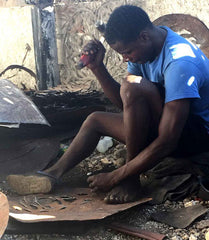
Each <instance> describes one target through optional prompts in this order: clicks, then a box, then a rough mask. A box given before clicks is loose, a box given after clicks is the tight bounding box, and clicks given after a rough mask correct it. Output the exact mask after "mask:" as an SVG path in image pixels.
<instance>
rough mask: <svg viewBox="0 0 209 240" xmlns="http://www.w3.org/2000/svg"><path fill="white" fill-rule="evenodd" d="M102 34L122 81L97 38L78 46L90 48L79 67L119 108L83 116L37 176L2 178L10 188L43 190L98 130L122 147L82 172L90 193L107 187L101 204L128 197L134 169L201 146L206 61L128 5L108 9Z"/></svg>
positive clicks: (207, 109) (208, 73) (207, 90)
mask: <svg viewBox="0 0 209 240" xmlns="http://www.w3.org/2000/svg"><path fill="white" fill-rule="evenodd" d="M105 39H106V41H107V42H108V44H109V45H110V47H111V48H112V49H114V50H115V51H117V52H118V53H119V54H121V55H122V56H123V58H124V60H125V61H126V62H128V69H127V70H128V76H127V79H125V80H124V81H123V83H122V84H121V85H120V84H119V83H118V82H116V81H115V80H114V79H113V78H112V77H111V75H110V74H109V73H108V71H107V69H106V67H105V66H104V64H103V58H104V54H105V49H104V46H103V45H102V44H101V43H100V42H99V41H97V40H93V41H91V42H90V43H88V44H87V45H86V46H85V47H84V52H85V53H86V54H90V53H91V54H95V58H94V60H93V61H92V62H91V63H90V64H88V65H87V67H88V68H89V69H90V70H91V71H92V72H93V73H94V75H95V76H96V77H97V79H98V81H99V82H100V84H101V86H102V88H103V90H104V93H105V94H106V96H107V97H108V98H109V99H110V100H111V101H112V102H113V103H114V104H115V105H117V106H118V107H119V108H121V109H122V110H123V113H121V114H118V113H106V112H95V113H93V114H91V115H90V116H89V117H88V118H87V119H86V121H85V122H84V123H83V125H82V127H81V129H80V131H79V133H78V134H77V136H76V137H75V138H74V140H73V142H72V144H71V145H70V147H69V148H68V150H67V151H66V153H65V154H64V155H63V156H62V157H61V158H60V160H59V161H58V162H57V163H56V164H55V165H54V166H52V167H51V168H49V169H46V170H44V171H43V172H40V173H41V174H42V175H45V176H39V175H37V176H29V177H24V176H14V175H13V176H9V177H8V181H9V182H10V185H11V186H12V187H13V188H14V189H15V190H16V191H17V192H19V193H22V194H28V193H33V192H48V191H50V190H51V189H52V186H53V184H54V180H53V179H57V178H60V177H61V176H62V175H63V174H64V173H65V172H66V171H68V170H69V169H71V168H73V167H74V166H75V165H76V164H78V163H79V162H80V161H82V160H83V159H84V158H86V157H87V156H89V155H90V154H91V153H92V151H93V150H94V149H95V147H96V145H97V143H98V141H99V139H100V137H101V136H103V135H105V136H106V135H108V136H112V137H113V138H115V139H117V140H119V141H121V142H123V143H125V144H126V147H127V161H126V164H125V165H124V166H122V167H120V168H118V169H116V170H114V171H112V172H109V173H100V174H98V175H95V176H91V177H89V178H88V182H89V186H90V187H91V188H92V190H93V191H98V190H102V191H109V190H111V191H110V192H109V193H108V194H107V196H106V198H105V201H106V202H108V203H123V202H129V201H133V200H135V199H136V198H137V197H138V196H139V193H140V190H139V189H140V183H139V180H138V176H139V174H141V173H142V172H145V171H146V170H148V169H151V168H152V167H153V166H155V165H156V164H158V163H159V162H160V160H161V159H162V158H163V157H166V156H168V155H171V154H175V155H181V156H186V155H191V154H194V153H198V152H203V151H207V149H208V146H209V145H208V144H209V134H208V132H209V67H208V66H209V62H208V59H207V58H206V56H205V55H204V54H203V53H202V52H201V50H200V49H198V48H197V47H196V46H194V45H193V44H192V43H190V42H188V41H187V40H185V39H184V38H182V37H181V36H179V35H177V34H176V33H174V32H173V31H171V30H170V29H169V28H167V27H159V26H154V25H153V24H152V23H151V21H150V19H149V17H148V15H147V14H146V13H145V12H144V11H143V10H142V9H141V8H139V7H136V6H131V5H124V6H121V7H119V8H116V9H115V10H114V12H113V13H112V14H111V15H110V18H109V20H108V22H107V25H106V30H105ZM44 184H45V188H44V187H43V185H44ZM31 189H33V191H32V190H31Z"/></svg>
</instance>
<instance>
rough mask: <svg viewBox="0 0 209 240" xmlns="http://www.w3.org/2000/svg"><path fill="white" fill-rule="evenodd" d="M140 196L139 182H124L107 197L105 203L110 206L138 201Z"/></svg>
mask: <svg viewBox="0 0 209 240" xmlns="http://www.w3.org/2000/svg"><path fill="white" fill-rule="evenodd" d="M140 195H141V190H140V182H139V180H138V181H131V180H124V181H122V182H121V183H120V184H119V185H117V186H116V187H114V188H113V189H112V190H111V191H110V192H109V193H108V194H107V195H106V197H105V198H104V201H105V202H106V203H109V204H121V203H127V202H133V201H136V200H137V199H138V198H139V197H140Z"/></svg>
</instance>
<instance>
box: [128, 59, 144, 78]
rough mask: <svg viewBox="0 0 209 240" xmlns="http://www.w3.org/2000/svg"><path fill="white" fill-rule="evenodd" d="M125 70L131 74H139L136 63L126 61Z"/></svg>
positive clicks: (140, 73)
mask: <svg viewBox="0 0 209 240" xmlns="http://www.w3.org/2000/svg"><path fill="white" fill-rule="evenodd" d="M127 71H128V72H129V73H131V74H133V75H137V76H141V75H142V72H141V70H140V65H139V64H138V63H132V62H128V66H127Z"/></svg>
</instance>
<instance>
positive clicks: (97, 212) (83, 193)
mask: <svg viewBox="0 0 209 240" xmlns="http://www.w3.org/2000/svg"><path fill="white" fill-rule="evenodd" d="M103 198H104V194H100V195H98V194H95V193H92V192H91V190H90V189H89V188H71V189H68V188H65V190H64V191H62V192H60V193H59V194H56V193H54V194H44V195H43V194H38V195H30V196H24V197H13V198H9V206H10V217H12V218H14V219H16V220H18V221H20V222H25V223H32V222H54V221H84V220H97V219H103V218H105V217H107V216H110V215H112V214H115V213H117V212H120V211H123V210H126V209H129V208H131V207H134V206H136V205H139V204H142V203H145V202H148V201H150V200H151V198H143V199H140V200H138V201H136V202H131V203H124V204H115V205H114V204H106V203H105V202H104V201H103Z"/></svg>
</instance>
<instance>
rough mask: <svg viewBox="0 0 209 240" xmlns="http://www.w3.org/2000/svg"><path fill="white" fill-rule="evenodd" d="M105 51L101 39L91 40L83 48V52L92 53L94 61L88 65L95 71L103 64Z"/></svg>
mask: <svg viewBox="0 0 209 240" xmlns="http://www.w3.org/2000/svg"><path fill="white" fill-rule="evenodd" d="M105 52H106V50H105V48H104V46H103V44H102V43H101V42H100V41H99V40H97V39H94V40H91V41H89V42H88V43H87V44H86V45H85V46H84V48H83V50H82V54H85V55H92V61H91V62H90V63H89V64H88V65H87V67H88V68H89V69H91V70H92V71H94V70H95V69H96V68H97V67H99V66H101V65H102V64H103V60H104V55H105Z"/></svg>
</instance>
